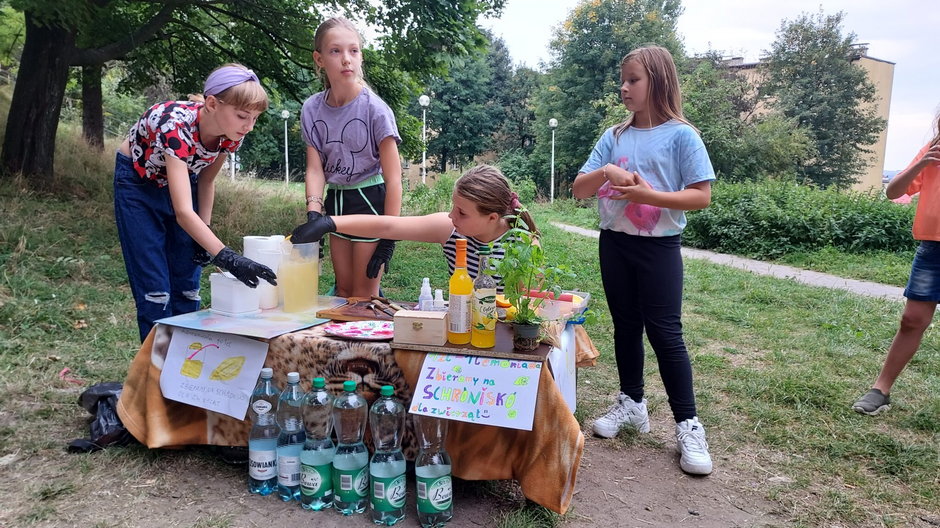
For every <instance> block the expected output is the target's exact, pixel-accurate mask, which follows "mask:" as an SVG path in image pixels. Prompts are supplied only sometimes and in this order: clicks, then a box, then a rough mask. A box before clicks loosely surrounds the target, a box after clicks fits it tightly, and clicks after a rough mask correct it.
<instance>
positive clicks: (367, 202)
mask: <svg viewBox="0 0 940 528" xmlns="http://www.w3.org/2000/svg"><path fill="white" fill-rule="evenodd" d="M323 202H324V204H323V205H324V206H325V208H326V214H328V215H330V216H342V215H350V214H374V215H382V214H385V183H378V184H375V185H369V186H366V187H359V188H355V189H344V188H339V189H336V188H334V187H333V186H330V188H329V189H328V190H327V191H326V198H325V199H324V200H323ZM333 234H334V235H336V236H338V237H342V238H345V239H346V240H352V241H353V242H375V241H377V240H378V239H377V238H369V237H357V236H352V235H346V234H343V233H333Z"/></svg>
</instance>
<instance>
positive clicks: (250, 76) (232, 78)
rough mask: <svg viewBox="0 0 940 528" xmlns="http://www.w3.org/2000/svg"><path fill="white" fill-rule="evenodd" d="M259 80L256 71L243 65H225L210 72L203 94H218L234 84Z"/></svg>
mask: <svg viewBox="0 0 940 528" xmlns="http://www.w3.org/2000/svg"><path fill="white" fill-rule="evenodd" d="M248 81H255V82H260V81H259V80H258V76H257V75H255V72H253V71H251V70H249V69H248V68H243V67H241V66H223V67H221V68H219V69H217V70H215V71H214V72H212V73H210V74H209V78H208V79H206V84H205V85H204V86H203V88H202V93H203V95H207V96H208V95H218V94H220V93H222V92H224V91H225V90H228V89H229V88H231V87H232V86H236V85H239V84H241V83H243V82H248Z"/></svg>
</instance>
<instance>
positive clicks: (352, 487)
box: [333, 464, 369, 502]
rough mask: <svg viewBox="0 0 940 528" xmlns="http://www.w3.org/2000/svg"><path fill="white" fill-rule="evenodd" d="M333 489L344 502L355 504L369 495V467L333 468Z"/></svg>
mask: <svg viewBox="0 0 940 528" xmlns="http://www.w3.org/2000/svg"><path fill="white" fill-rule="evenodd" d="M333 487H334V488H335V491H336V496H338V497H339V500H341V501H343V502H353V501H356V500H359V499H361V498H363V497H365V496H367V495H369V465H368V464H366V465H365V466H362V467H361V468H359V469H336V466H333Z"/></svg>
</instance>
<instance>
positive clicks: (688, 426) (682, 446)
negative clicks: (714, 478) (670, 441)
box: [676, 416, 712, 475]
mask: <svg viewBox="0 0 940 528" xmlns="http://www.w3.org/2000/svg"><path fill="white" fill-rule="evenodd" d="M676 449H677V450H678V451H679V453H681V454H682V456H681V457H679V467H681V468H682V471H685V472H686V473H691V474H693V475H708V474H709V473H711V472H712V457H711V455H709V454H708V442H706V441H705V426H703V425H702V424H701V423H699V421H698V416H696V417H694V418H689V419H688V420H685V421H683V422H679V423H677V424H676Z"/></svg>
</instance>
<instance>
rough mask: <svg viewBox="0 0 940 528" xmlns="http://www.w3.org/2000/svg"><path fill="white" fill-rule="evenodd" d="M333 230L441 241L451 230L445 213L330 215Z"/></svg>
mask: <svg viewBox="0 0 940 528" xmlns="http://www.w3.org/2000/svg"><path fill="white" fill-rule="evenodd" d="M330 218H332V220H333V222H334V223H335V224H336V230H337V231H338V232H340V233H346V234H349V235H353V236H361V237H376V238H387V239H391V240H413V241H415V242H433V243H437V244H443V243H444V242H446V241H447V239H448V237H450V234H451V233H452V232H453V231H454V224H453V222H451V221H450V217H449V216H447V213H432V214H429V215H425V216H387V215H384V216H376V215H342V216H332V217H330Z"/></svg>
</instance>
